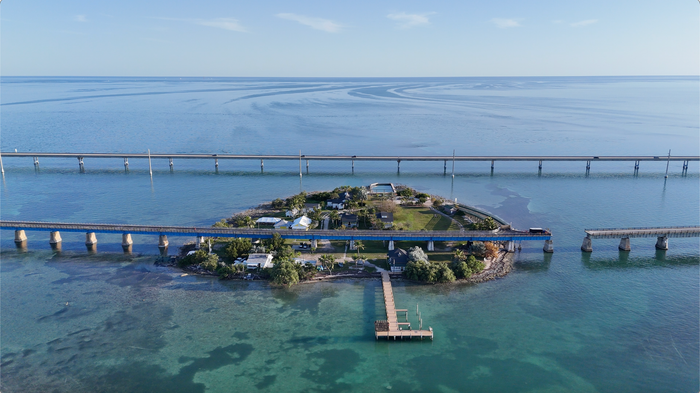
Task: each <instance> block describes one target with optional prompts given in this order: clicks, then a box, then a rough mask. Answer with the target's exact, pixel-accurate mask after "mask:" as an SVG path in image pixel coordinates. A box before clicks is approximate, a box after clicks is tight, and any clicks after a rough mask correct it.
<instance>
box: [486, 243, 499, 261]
mask: <svg viewBox="0 0 700 393" xmlns="http://www.w3.org/2000/svg"><path fill="white" fill-rule="evenodd" d="M484 247H486V251H485V252H484V257H485V258H490V259H493V258H496V257H498V246H497V245H495V244H493V243H491V242H484Z"/></svg>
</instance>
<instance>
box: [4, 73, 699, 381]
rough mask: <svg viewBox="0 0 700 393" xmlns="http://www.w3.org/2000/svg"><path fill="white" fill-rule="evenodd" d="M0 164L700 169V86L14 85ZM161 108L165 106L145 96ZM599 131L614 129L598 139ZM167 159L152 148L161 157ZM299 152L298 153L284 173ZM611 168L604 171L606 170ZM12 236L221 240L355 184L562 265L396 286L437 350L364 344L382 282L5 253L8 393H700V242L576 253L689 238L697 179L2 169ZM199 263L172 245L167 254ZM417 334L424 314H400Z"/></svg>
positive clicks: (149, 257) (530, 262)
mask: <svg viewBox="0 0 700 393" xmlns="http://www.w3.org/2000/svg"><path fill="white" fill-rule="evenodd" d="M2 83H3V93H4V94H3V96H2V104H3V106H2V107H1V108H2V126H3V128H2V135H1V137H2V139H1V140H0V145H1V146H2V149H3V150H4V151H7V150H14V148H18V150H35V151H41V150H44V151H46V150H49V151H78V150H93V151H106V152H115V151H142V150H145V149H146V148H151V149H152V150H154V151H156V150H157V151H179V152H201V151H230V152H242V149H243V147H245V148H246V149H250V150H254V152H260V153H279V152H281V153H286V154H294V153H295V151H298V149H300V148H301V149H303V150H304V151H305V152H308V153H309V154H311V153H312V152H319V151H323V152H326V151H328V149H332V150H333V152H334V153H338V154H340V153H344V154H350V153H352V154H355V153H354V152H357V151H358V150H360V149H362V150H363V151H365V150H366V151H367V152H368V154H383V153H385V152H387V151H396V152H397V154H449V152H450V151H451V149H453V148H454V149H457V151H458V154H460V152H462V154H481V153H483V154H523V155H527V154H552V152H554V151H556V152H561V153H560V154H601V155H603V154H656V155H658V154H663V153H664V149H668V148H672V149H673V151H674V154H693V155H698V149H699V148H698V133H697V130H698V120H697V119H698V109H697V108H698V105H697V104H698V103H697V97H698V95H697V92H698V85H697V78H646V79H645V78H610V79H605V78H590V79H588V78H571V79H565V78H551V79H546V78H544V79H543V80H530V79H522V80H519V79H509V78H501V79H499V78H485V79H454V80H351V81H347V80H228V79H226V80H188V81H185V82H179V81H177V80H171V79H164V80H160V79H117V80H109V81H108V80H106V79H90V78H62V79H31V78H25V79H21V78H3V79H2ZM155 93H159V94H155ZM603 126H605V128H602V127H603ZM154 146H155V147H154ZM290 150H291V151H290ZM598 152H600V153H598ZM3 163H4V165H5V169H6V174H5V177H4V179H3V183H2V199H1V200H0V202H1V205H0V214H1V215H2V218H3V219H24V220H57V221H84V222H117V223H120V222H123V223H143V222H148V223H163V224H174V225H194V224H201V225H206V224H210V223H212V222H214V221H216V220H218V219H219V218H222V217H225V216H228V215H230V214H232V213H234V212H236V211H240V210H242V209H246V208H248V207H251V206H254V205H256V204H257V203H259V202H260V201H264V200H271V199H274V198H276V197H279V196H286V195H290V194H293V193H296V192H299V190H300V189H304V190H322V189H328V188H333V187H336V186H338V185H342V184H349V185H366V184H369V183H374V182H393V183H403V184H408V185H410V186H412V187H415V188H417V189H419V190H422V191H427V192H431V193H435V194H440V195H443V196H445V197H450V198H458V200H459V201H460V202H464V203H469V204H472V205H477V206H480V207H482V208H485V209H488V210H490V211H492V212H494V213H496V214H498V215H499V216H501V217H503V218H505V219H506V220H508V221H512V222H513V225H515V226H516V227H519V228H526V227H529V226H542V227H549V228H551V229H552V231H553V233H554V236H555V237H554V241H555V243H554V244H555V253H554V254H552V255H546V254H543V253H542V251H541V247H542V244H540V242H536V243H535V242H533V243H523V251H522V252H520V253H519V254H518V255H517V256H516V263H515V269H514V271H513V272H512V273H511V274H509V275H508V276H507V277H505V278H503V279H500V280H496V281H492V282H488V283H483V284H479V285H450V286H420V285H413V284H409V283H404V282H397V283H396V284H395V288H394V291H395V295H396V301H397V305H398V306H400V307H405V308H408V309H410V310H413V309H414V308H415V306H416V304H418V306H419V308H420V311H421V313H422V316H423V320H424V323H425V325H429V326H431V327H433V328H434V329H435V332H436V333H435V340H434V341H432V342H431V341H424V342H416V341H414V342H386V341H375V340H374V336H373V334H372V333H373V332H372V329H373V324H372V322H373V321H374V320H375V319H377V318H379V317H381V316H382V314H383V305H382V302H381V287H380V285H379V281H378V280H376V281H373V280H358V281H341V282H336V283H323V284H313V285H300V286H298V287H295V288H292V289H288V290H287V289H274V288H271V287H269V286H268V285H267V284H265V283H258V282H255V283H244V282H222V281H218V280H216V279H211V278H207V277H191V276H187V277H180V274H181V273H180V272H178V271H176V270H172V269H168V268H159V267H156V266H154V265H153V261H154V259H155V256H154V255H155V254H156V253H157V248H156V244H157V243H156V241H157V239H155V238H152V237H148V236H134V240H135V243H136V244H135V246H134V251H135V252H136V253H137V254H136V255H133V256H124V255H122V254H121V247H120V244H119V242H120V237H119V236H110V235H102V236H100V237H99V244H98V253H97V254H94V255H90V254H88V253H87V252H86V251H85V246H84V245H83V242H84V237H83V235H80V234H67V233H66V234H62V236H63V238H64V245H63V249H64V251H63V253H61V254H54V253H53V252H52V251H51V250H50V248H49V245H48V239H47V238H46V237H47V234H45V233H28V235H29V251H28V252H21V251H18V250H16V249H15V247H14V244H13V242H12V232H9V231H2V232H1V233H0V235H1V238H0V247H1V248H2V250H1V252H0V257H1V258H2V260H1V263H0V285H1V286H0V294H1V295H2V297H1V298H0V312H1V315H0V317H1V318H2V319H1V322H2V325H1V327H2V330H1V331H0V352H2V363H0V371H1V372H2V374H1V382H2V391H3V392H16V391H53V390H55V391H85V392H88V391H211V392H223V391H231V390H235V391H388V388H389V387H391V390H400V391H442V392H454V391H524V392H557V391H580V392H619V391H630V392H637V391H640V392H641V391H644V392H647V391H651V392H668V391H674V392H675V391H677V392H684V391H697V390H698V389H699V376H698V369H699V367H700V362H699V360H698V357H699V351H698V347H699V345H700V343H699V340H698V337H699V336H700V329H699V327H698V326H699V324H700V322H699V316H698V310H699V309H700V304H699V301H698V299H699V298H700V285H699V284H698V277H699V274H700V271H699V270H700V269H699V265H700V263H699V261H698V259H699V254H700V253H699V251H698V250H699V248H700V247H699V243H698V239H697V238H695V239H671V241H670V247H671V248H670V250H668V251H667V252H659V251H656V250H655V249H654V240H655V239H633V240H632V251H631V252H629V253H621V252H619V251H618V250H617V241H615V240H595V241H594V244H593V246H594V252H593V253H592V254H590V255H586V254H582V253H581V252H580V250H579V247H580V245H581V240H582V238H583V236H584V233H583V229H584V228H591V227H626V226H655V225H697V224H698V221H699V219H698V217H699V216H700V209H699V207H698V200H700V177H699V175H698V171H697V169H698V168H697V163H691V169H690V171H689V173H688V174H687V175H682V174H681V173H680V167H679V166H680V163H672V164H671V170H670V176H669V179H667V180H666V181H664V179H663V172H664V170H665V163H642V168H641V170H640V173H639V175H637V176H635V175H634V174H633V171H632V168H631V166H632V163H619V164H617V163H594V166H593V168H592V170H591V173H590V174H588V175H586V174H585V171H584V170H583V164H582V163H545V167H544V169H543V172H542V173H541V174H538V173H537V168H536V167H534V168H530V167H528V166H529V165H531V166H534V164H532V163H530V164H528V163H502V164H501V163H499V164H497V167H496V170H495V171H494V173H493V174H491V173H490V170H489V167H488V164H485V163H458V165H457V168H456V176H455V178H454V180H453V179H452V178H451V176H449V175H448V176H443V173H442V163H436V164H435V165H436V167H435V168H431V167H430V164H425V163H402V165H401V173H400V174H399V173H397V172H396V168H395V166H394V165H395V164H392V163H386V164H369V163H362V164H356V168H355V169H356V171H355V173H354V174H352V173H350V170H349V169H350V168H349V164H345V163H336V164H327V163H320V162H313V161H312V162H311V168H310V169H311V170H310V173H309V174H308V175H307V174H305V175H304V177H303V179H302V181H301V183H300V181H299V176H298V173H297V172H296V170H297V168H296V165H297V164H296V163H285V162H269V163H268V162H266V166H265V173H263V174H261V173H260V169H259V165H258V164H256V163H254V162H250V163H246V162H225V163H224V162H222V163H221V164H220V171H219V173H218V174H217V173H215V172H214V170H213V163H205V162H178V161H176V162H175V165H176V167H175V168H176V169H175V172H174V173H170V172H169V171H168V169H167V161H166V162H162V161H161V162H154V164H155V172H154V176H153V180H152V181H151V180H150V178H149V176H148V172H147V166H146V164H145V163H144V162H139V161H133V162H132V163H131V168H132V170H131V172H130V173H129V174H125V173H124V172H123V170H121V169H120V168H121V162H120V160H117V161H109V160H103V161H98V160H92V161H87V160H86V166H87V171H86V173H84V174H81V173H79V172H78V170H77V169H78V168H77V163H75V162H73V160H58V159H57V160H42V161H41V169H40V170H39V171H35V170H34V169H33V167H32V165H31V161H30V160H28V159H25V160H19V159H14V160H13V159H9V158H7V159H4V160H3ZM187 240H191V239H188V238H171V243H172V244H174V245H176V244H177V243H180V242H183V241H187ZM409 318H410V319H411V320H412V322H416V316H415V312H411V313H409Z"/></svg>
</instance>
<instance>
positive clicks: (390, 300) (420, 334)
mask: <svg viewBox="0 0 700 393" xmlns="http://www.w3.org/2000/svg"><path fill="white" fill-rule="evenodd" d="M382 289H383V290H384V307H385V308H386V321H375V322H374V337H375V338H376V339H377V340H378V339H379V337H386V338H387V340H389V339H391V338H392V337H393V338H394V340H396V337H400V338H401V339H403V338H404V337H406V338H414V337H415V338H420V339H421V340H422V339H423V338H428V337H429V338H430V339H431V340H432V339H433V328H431V327H429V328H428V330H411V329H410V326H411V324H410V323H409V322H408V309H397V308H396V304H394V291H393V290H392V288H391V279H390V278H389V272H382ZM399 312H400V313H405V316H406V322H399V319H398V318H397V317H396V313H399ZM401 326H408V327H409V329H407V330H401Z"/></svg>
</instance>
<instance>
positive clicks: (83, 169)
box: [78, 157, 85, 172]
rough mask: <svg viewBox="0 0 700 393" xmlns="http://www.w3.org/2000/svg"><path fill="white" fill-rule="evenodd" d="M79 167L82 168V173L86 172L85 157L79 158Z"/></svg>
mask: <svg viewBox="0 0 700 393" xmlns="http://www.w3.org/2000/svg"><path fill="white" fill-rule="evenodd" d="M78 166H79V167H80V172H85V165H84V164H83V157H78Z"/></svg>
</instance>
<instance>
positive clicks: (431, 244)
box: [428, 240, 435, 251]
mask: <svg viewBox="0 0 700 393" xmlns="http://www.w3.org/2000/svg"><path fill="white" fill-rule="evenodd" d="M428 251H435V242H433V241H432V240H430V241H428Z"/></svg>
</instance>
